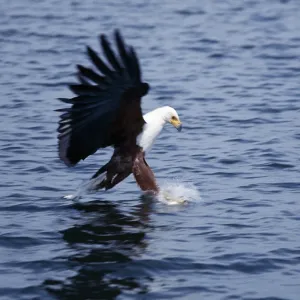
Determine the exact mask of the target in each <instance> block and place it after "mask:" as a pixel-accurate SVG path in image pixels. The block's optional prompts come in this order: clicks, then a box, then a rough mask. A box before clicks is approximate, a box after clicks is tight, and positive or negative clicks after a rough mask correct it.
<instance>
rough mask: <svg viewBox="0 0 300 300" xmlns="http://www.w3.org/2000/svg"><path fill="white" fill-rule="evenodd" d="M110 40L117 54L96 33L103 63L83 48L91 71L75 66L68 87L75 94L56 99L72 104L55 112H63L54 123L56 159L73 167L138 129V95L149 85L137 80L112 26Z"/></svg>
mask: <svg viewBox="0 0 300 300" xmlns="http://www.w3.org/2000/svg"><path fill="white" fill-rule="evenodd" d="M115 40H116V45H117V50H118V51H117V52H118V57H117V56H116V54H115V53H114V52H113V51H112V48H111V46H110V44H109V42H108V41H107V38H106V36H104V35H101V36H100V44H101V47H102V50H103V53H104V55H105V57H106V60H107V63H105V62H104V61H103V60H102V59H101V58H100V57H99V56H98V55H97V54H96V52H94V50H92V49H91V48H89V47H87V53H88V56H89V58H90V59H91V61H92V63H93V65H94V69H91V68H86V67H83V66H81V65H79V66H78V79H79V81H80V83H79V84H74V85H70V89H71V90H72V91H73V92H74V93H75V94H76V97H74V98H71V99H60V100H61V101H63V102H65V103H69V104H72V106H71V107H69V108H64V109H59V110H58V111H60V112H63V114H62V115H61V116H60V121H59V127H58V132H59V135H58V139H59V157H60V159H62V160H63V161H64V162H65V163H66V164H67V165H75V164H76V163H78V162H79V161H80V160H81V159H85V158H86V157H87V156H89V155H91V154H93V153H95V152H96V151H97V149H98V148H104V147H107V146H111V145H113V146H115V147H116V146H119V145H122V144H124V143H125V144H126V143H127V142H128V143H129V142H133V143H135V142H136V137H137V135H138V134H139V133H140V132H141V131H142V128H143V125H144V123H145V121H144V119H143V115H142V110H141V97H142V96H144V95H146V94H147V92H148V89H149V86H148V84H147V83H143V82H142V81H141V71H140V66H139V62H138V58H137V56H136V53H135V51H134V49H133V48H132V47H128V46H126V45H125V43H124V41H123V39H122V36H121V34H120V33H119V31H117V30H116V31H115Z"/></svg>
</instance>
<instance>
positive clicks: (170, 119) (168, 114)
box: [144, 106, 182, 131]
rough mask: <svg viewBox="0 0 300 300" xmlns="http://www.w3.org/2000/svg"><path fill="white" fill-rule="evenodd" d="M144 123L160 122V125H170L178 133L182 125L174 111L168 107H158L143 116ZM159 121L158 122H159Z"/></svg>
mask: <svg viewBox="0 0 300 300" xmlns="http://www.w3.org/2000/svg"><path fill="white" fill-rule="evenodd" d="M144 119H145V121H146V122H147V123H148V122H149V123H150V122H151V121H152V120H153V121H154V120H155V122H158V121H161V122H160V123H162V125H164V124H165V123H170V124H172V125H173V126H174V127H175V128H176V129H177V130H178V131H181V129H182V124H181V122H180V119H179V116H178V114H177V112H176V110H175V109H174V108H173V107H170V106H163V107H159V108H157V109H155V110H153V111H151V112H150V113H148V114H146V115H145V116H144ZM159 119H160V120H159Z"/></svg>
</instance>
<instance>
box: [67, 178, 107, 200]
mask: <svg viewBox="0 0 300 300" xmlns="http://www.w3.org/2000/svg"><path fill="white" fill-rule="evenodd" d="M102 179H103V178H102V177H101V178H99V177H96V178H93V179H88V180H86V181H83V182H82V183H81V185H80V186H79V187H78V189H77V190H76V192H75V193H74V194H70V195H66V196H64V198H65V199H68V200H73V201H78V200H79V199H81V198H82V197H83V196H85V195H89V194H94V193H95V192H97V185H98V184H99V182H101V181H102Z"/></svg>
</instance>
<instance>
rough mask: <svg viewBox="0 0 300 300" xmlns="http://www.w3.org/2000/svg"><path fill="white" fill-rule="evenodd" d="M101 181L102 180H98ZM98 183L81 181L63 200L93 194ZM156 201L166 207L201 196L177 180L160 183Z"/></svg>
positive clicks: (93, 180)
mask: <svg viewBox="0 0 300 300" xmlns="http://www.w3.org/2000/svg"><path fill="white" fill-rule="evenodd" d="M101 180H102V178H100V181H101ZM100 181H99V178H94V179H89V180H86V181H83V182H82V184H81V185H80V186H79V187H78V189H77V190H76V192H75V193H74V194H70V195H66V196H64V198H65V199H68V200H73V201H78V200H80V199H81V198H82V197H83V196H85V195H89V194H94V193H96V192H97V191H98V190H97V185H98V184H99V182H100ZM156 199H157V200H158V201H159V202H162V203H164V204H167V205H182V204H188V203H189V202H197V201H200V200H201V196H200V194H199V192H198V190H197V189H196V187H195V185H194V184H192V183H183V182H180V180H179V179H173V180H172V181H166V182H164V183H162V185H161V186H160V192H159V193H158V195H157V196H156Z"/></svg>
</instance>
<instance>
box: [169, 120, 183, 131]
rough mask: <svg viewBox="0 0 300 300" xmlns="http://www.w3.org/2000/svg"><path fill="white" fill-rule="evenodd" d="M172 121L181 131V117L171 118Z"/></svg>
mask: <svg viewBox="0 0 300 300" xmlns="http://www.w3.org/2000/svg"><path fill="white" fill-rule="evenodd" d="M170 123H171V124H172V125H173V126H174V127H175V128H176V129H177V130H178V131H181V129H182V124H181V122H180V120H179V119H176V120H174V119H171V120H170Z"/></svg>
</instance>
